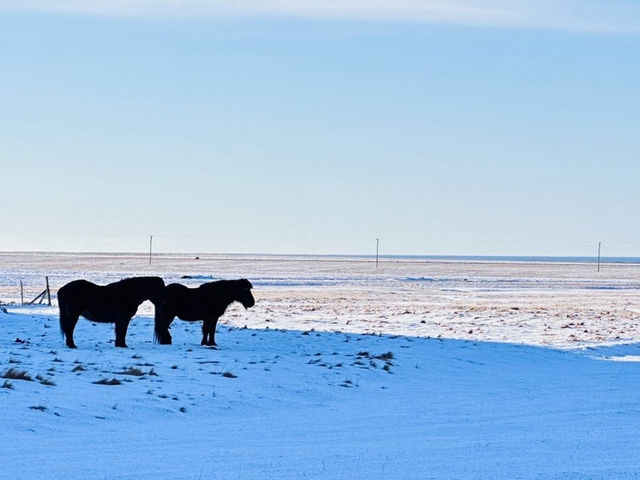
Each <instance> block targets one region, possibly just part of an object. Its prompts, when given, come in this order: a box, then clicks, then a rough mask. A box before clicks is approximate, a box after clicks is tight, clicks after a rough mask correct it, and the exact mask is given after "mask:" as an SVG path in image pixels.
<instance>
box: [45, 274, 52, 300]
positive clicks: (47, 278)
mask: <svg viewBox="0 0 640 480" xmlns="http://www.w3.org/2000/svg"><path fill="white" fill-rule="evenodd" d="M44 280H45V282H47V301H48V302H49V306H51V290H49V277H44Z"/></svg>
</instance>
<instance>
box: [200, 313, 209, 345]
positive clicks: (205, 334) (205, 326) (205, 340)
mask: <svg viewBox="0 0 640 480" xmlns="http://www.w3.org/2000/svg"><path fill="white" fill-rule="evenodd" d="M210 331H211V319H210V318H205V319H204V320H203V321H202V342H200V345H209V332H210Z"/></svg>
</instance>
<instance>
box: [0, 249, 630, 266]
mask: <svg viewBox="0 0 640 480" xmlns="http://www.w3.org/2000/svg"><path fill="white" fill-rule="evenodd" d="M5 254H18V255H20V254H23V255H24V254H36V255H98V256H109V255H112V256H139V257H145V258H148V257H149V252H140V251H137V252H134V251H129V252H124V251H122V252H120V251H119V252H114V251H51V250H0V255H5ZM161 256H181V257H195V258H196V259H198V258H199V257H200V256H209V257H223V256H231V257H322V258H343V259H346V258H359V259H362V258H366V259H372V260H375V258H376V254H375V253H373V254H362V253H259V252H248V253H240V252H234V253H226V252H152V254H151V257H152V258H153V257H161ZM377 257H378V258H379V259H407V260H409V259H415V260H478V261H482V260H485V261H486V260H488V261H492V260H493V261H522V262H526V261H531V262H554V263H555V262H562V261H566V262H572V263H592V262H597V261H598V256H597V255H590V256H585V255H495V254H492V255H473V254H379V255H378V256H377ZM600 262H603V263H640V257H636V256H623V255H620V256H601V257H600Z"/></svg>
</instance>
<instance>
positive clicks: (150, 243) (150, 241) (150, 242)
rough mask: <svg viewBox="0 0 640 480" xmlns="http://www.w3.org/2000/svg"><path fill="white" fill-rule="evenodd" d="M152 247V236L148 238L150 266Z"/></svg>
mask: <svg viewBox="0 0 640 480" xmlns="http://www.w3.org/2000/svg"><path fill="white" fill-rule="evenodd" d="M152 246H153V235H150V236H149V265H151V247H152Z"/></svg>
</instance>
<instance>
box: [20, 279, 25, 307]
mask: <svg viewBox="0 0 640 480" xmlns="http://www.w3.org/2000/svg"><path fill="white" fill-rule="evenodd" d="M20 304H21V305H24V286H23V285H22V280H20Z"/></svg>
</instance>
